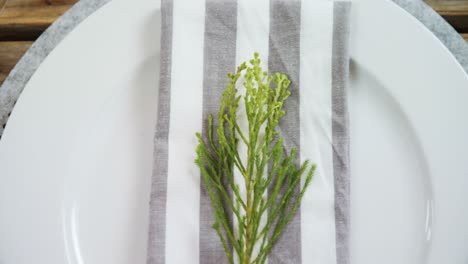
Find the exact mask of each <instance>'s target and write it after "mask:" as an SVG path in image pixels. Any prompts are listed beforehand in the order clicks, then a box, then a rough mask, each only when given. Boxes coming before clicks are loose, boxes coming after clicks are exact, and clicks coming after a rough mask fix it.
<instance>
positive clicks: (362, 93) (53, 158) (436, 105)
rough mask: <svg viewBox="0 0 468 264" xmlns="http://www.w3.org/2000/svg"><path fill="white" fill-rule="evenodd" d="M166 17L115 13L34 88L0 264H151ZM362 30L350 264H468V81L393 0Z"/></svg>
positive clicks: (12, 162) (4, 148)
mask: <svg viewBox="0 0 468 264" xmlns="http://www.w3.org/2000/svg"><path fill="white" fill-rule="evenodd" d="M158 5H159V4H158V1H153V0H137V1H131V2H130V1H125V0H113V1H111V2H110V3H108V4H107V5H105V6H104V7H102V8H101V9H99V10H98V11H97V12H95V13H94V14H93V15H91V16H90V17H89V18H87V19H86V20H85V21H84V22H83V23H81V24H80V25H79V26H78V27H76V28H75V29H74V30H73V31H72V32H71V33H70V34H69V35H68V36H67V37H66V38H65V40H63V41H62V42H61V43H60V44H59V45H58V46H57V48H56V49H54V51H53V52H52V53H51V54H50V55H49V56H48V57H47V59H46V60H45V61H44V62H43V63H42V65H41V67H40V68H39V69H38V70H37V71H36V73H35V74H34V75H33V77H32V78H31V80H30V81H29V83H28V84H27V86H26V87H25V90H24V92H23V94H22V96H21V97H20V100H19V101H18V103H17V105H16V107H15V110H14V112H13V113H12V115H11V117H10V120H9V123H8V126H7V128H6V130H5V132H4V134H3V137H2V140H1V141H0V168H1V174H0V180H1V184H0V263H2V264H26V263H27V264H29V263H46V264H63V263H67V264H102V263H113V264H123V263H128V264H134V263H145V256H146V241H147V225H148V223H147V221H148V215H147V212H148V197H149V188H150V175H151V165H152V142H153V141H152V139H153V131H154V127H155V122H156V120H155V118H156V109H157V105H156V102H157V83H158V72H159V70H158V60H159V26H158V23H159V20H160V15H159V6H158ZM352 20H353V21H352V23H353V24H352V41H351V42H352V43H351V44H352V52H351V55H352V65H351V66H352V68H351V70H352V72H351V77H352V82H351V87H350V103H351V107H350V110H351V138H352V146H351V147H352V149H351V155H352V156H351V158H352V177H353V178H352V197H351V198H352V227H351V228H352V229H351V233H352V239H351V240H352V241H351V254H352V263H353V264H375V263H379V264H382V263H383V264H386V263H388V264H394V263H398V264H419V263H431V264H440V263H450V264H463V263H467V262H468V251H467V250H466V248H465V247H466V245H467V244H468V226H466V223H468V203H466V202H465V200H466V198H465V196H464V194H465V190H466V189H467V188H468V177H467V175H468V167H467V166H466V161H467V150H468V137H467V136H466V135H468V121H466V118H465V117H464V115H465V114H466V113H468V104H466V103H465V102H466V100H467V99H468V76H467V75H466V73H465V72H464V71H463V69H462V68H461V66H460V65H459V64H458V63H457V61H456V60H455V58H454V57H453V56H452V55H451V54H450V53H449V52H448V51H447V49H446V48H445V47H444V46H443V45H442V44H441V43H440V42H439V41H438V40H437V39H436V38H435V37H434V36H433V35H432V33H430V32H429V31H428V30H427V29H426V28H425V27H424V26H423V25H422V24H420V22H418V21H417V20H416V19H415V18H413V17H412V16H410V15H409V14H408V13H406V12H405V11H404V10H402V9H401V8H399V7H398V6H396V5H395V4H393V3H392V2H390V1H386V0H379V1H376V0H358V1H356V2H355V3H354V6H353V14H352Z"/></svg>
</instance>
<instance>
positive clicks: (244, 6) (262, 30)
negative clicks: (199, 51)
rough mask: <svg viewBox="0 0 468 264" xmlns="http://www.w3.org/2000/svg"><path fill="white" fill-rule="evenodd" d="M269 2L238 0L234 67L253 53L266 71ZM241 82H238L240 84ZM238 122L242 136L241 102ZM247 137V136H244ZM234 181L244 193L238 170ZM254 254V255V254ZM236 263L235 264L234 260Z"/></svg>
mask: <svg viewBox="0 0 468 264" xmlns="http://www.w3.org/2000/svg"><path fill="white" fill-rule="evenodd" d="M269 10H270V1H269V0H256V1H252V0H238V9H237V21H238V22H237V49H236V65H240V64H241V63H242V62H244V61H247V62H248V61H249V60H250V59H252V58H253V55H254V52H258V53H259V54H260V59H261V60H262V64H261V66H262V68H263V69H264V70H267V69H268V60H267V59H268V44H269V42H268V37H269V28H270V12H269ZM242 82H243V80H239V83H240V84H242ZM238 89H239V92H240V93H241V94H245V88H244V87H243V86H242V85H239V86H238ZM239 109H240V111H239V115H238V122H239V126H240V127H241V129H242V131H245V133H244V134H246V133H247V131H248V122H247V119H246V118H245V110H244V102H243V100H241V102H240V106H239ZM246 135H247V134H246ZM239 153H240V156H241V159H242V160H243V161H245V160H246V159H247V148H246V146H245V145H244V144H242V143H241V144H240V145H239ZM234 177H235V181H236V182H238V183H239V186H240V187H241V189H242V193H244V192H245V190H244V188H242V187H243V186H244V180H243V178H242V176H241V175H240V172H239V171H238V170H235V171H234ZM234 226H235V227H237V221H235V218H234ZM254 254H256V253H255V252H254ZM236 263H239V262H237V260H236Z"/></svg>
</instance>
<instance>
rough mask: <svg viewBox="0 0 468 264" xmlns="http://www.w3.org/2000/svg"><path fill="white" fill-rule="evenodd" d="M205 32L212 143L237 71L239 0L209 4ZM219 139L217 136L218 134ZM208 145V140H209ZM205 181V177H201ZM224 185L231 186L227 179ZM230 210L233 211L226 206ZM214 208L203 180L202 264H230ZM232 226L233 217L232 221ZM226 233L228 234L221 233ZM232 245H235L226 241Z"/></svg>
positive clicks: (205, 101)
mask: <svg viewBox="0 0 468 264" xmlns="http://www.w3.org/2000/svg"><path fill="white" fill-rule="evenodd" d="M205 7H206V8H205V33H204V44H203V45H204V48H203V53H204V54H203V115H202V116H203V119H202V120H200V122H203V125H202V135H203V138H204V139H205V140H208V129H209V128H208V115H210V114H211V115H212V116H213V121H214V123H218V119H217V113H218V108H219V101H220V100H221V98H222V94H223V91H224V88H225V86H226V82H227V73H228V72H235V70H236V46H237V1H236V0H232V1H212V0H207V1H206V4H205ZM214 136H215V137H216V133H214ZM205 142H206V141H205ZM200 177H201V178H202V176H200ZM224 185H226V186H227V185H228V183H227V180H226V179H225V181H224ZM225 206H226V208H229V206H228V205H227V204H225ZM213 215H214V208H213V204H212V202H211V199H210V197H209V195H208V192H207V188H206V185H205V182H204V181H203V180H201V181H200V215H199V217H200V218H199V219H200V223H199V232H200V233H199V234H200V235H199V242H200V244H199V247H200V248H199V250H200V251H199V252H200V253H199V262H198V263H203V264H229V259H228V258H227V257H226V253H225V250H224V247H223V245H222V243H221V241H220V239H219V237H218V234H217V233H216V231H215V229H213V227H212V226H213V223H214V220H215V219H214V217H213ZM228 220H229V224H230V225H231V226H232V224H233V222H232V217H231V218H229V219H228ZM221 232H222V233H223V234H225V232H223V231H221ZM226 241H227V243H228V246H230V247H231V251H232V244H231V243H229V240H228V239H226Z"/></svg>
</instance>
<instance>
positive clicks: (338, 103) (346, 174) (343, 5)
mask: <svg viewBox="0 0 468 264" xmlns="http://www.w3.org/2000/svg"><path fill="white" fill-rule="evenodd" d="M333 10H334V11H333V44H332V45H333V47H332V49H333V51H332V94H331V96H332V98H331V100H332V147H333V176H334V186H335V236H336V263H337V264H348V263H349V262H350V259H349V228H350V183H351V179H350V157H349V142H350V139H349V114H348V101H347V100H348V99H347V94H348V92H347V88H348V80H349V34H350V25H349V21H350V10H351V3H350V2H335V3H334V6H333Z"/></svg>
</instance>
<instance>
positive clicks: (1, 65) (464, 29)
mask: <svg viewBox="0 0 468 264" xmlns="http://www.w3.org/2000/svg"><path fill="white" fill-rule="evenodd" d="M77 1H78V0H6V4H5V5H4V7H3V9H1V8H0V84H1V83H3V81H4V80H5V78H6V77H7V76H8V73H9V72H10V71H11V69H12V68H13V67H14V66H15V64H16V63H17V62H18V60H19V59H20V58H21V56H22V55H23V54H24V53H25V52H26V50H27V49H28V48H29V47H30V46H31V44H32V43H33V42H34V40H35V39H36V38H37V37H38V36H39V35H40V34H41V33H42V32H43V31H44V30H45V29H46V28H47V27H48V26H49V25H50V24H51V23H52V22H54V21H55V20H56V19H57V18H58V17H59V16H61V15H62V14H63V13H64V12H65V11H67V10H68V9H69V8H70V7H71V6H72V5H73V4H74V3H76V2H77ZM1 2H2V0H0V3H1ZM425 2H426V3H428V4H429V5H430V6H431V7H432V8H434V10H436V11H437V12H438V13H439V14H440V15H442V17H443V18H445V20H447V21H448V22H449V23H450V24H451V25H452V26H453V27H454V28H455V29H456V30H457V31H458V32H460V34H461V35H462V36H463V37H464V38H465V40H466V41H468V0H425Z"/></svg>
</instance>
